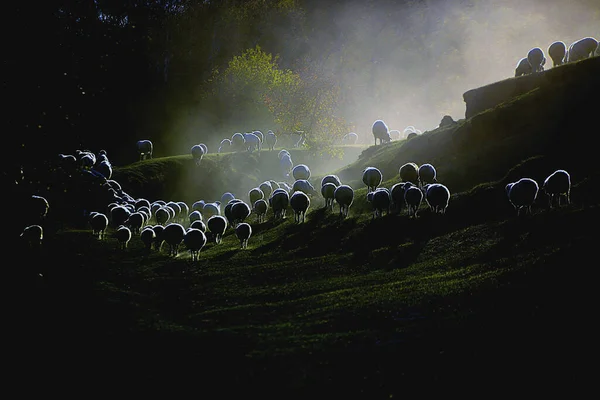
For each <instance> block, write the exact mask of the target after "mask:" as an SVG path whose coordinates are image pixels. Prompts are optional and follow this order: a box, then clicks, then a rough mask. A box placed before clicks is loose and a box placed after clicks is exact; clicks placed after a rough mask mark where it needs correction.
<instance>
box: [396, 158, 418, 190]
mask: <svg viewBox="0 0 600 400" xmlns="http://www.w3.org/2000/svg"><path fill="white" fill-rule="evenodd" d="M398 172H399V173H400V180H401V181H402V182H410V183H412V184H413V185H418V184H419V166H418V165H417V164H415V163H414V162H408V163H406V164H404V165H402V166H401V167H400V169H399V170H398Z"/></svg>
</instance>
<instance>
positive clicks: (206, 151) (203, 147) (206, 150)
mask: <svg viewBox="0 0 600 400" xmlns="http://www.w3.org/2000/svg"><path fill="white" fill-rule="evenodd" d="M198 146H200V147H202V150H204V155H207V154H208V146H207V145H205V144H204V143H200V144H199V145H198Z"/></svg>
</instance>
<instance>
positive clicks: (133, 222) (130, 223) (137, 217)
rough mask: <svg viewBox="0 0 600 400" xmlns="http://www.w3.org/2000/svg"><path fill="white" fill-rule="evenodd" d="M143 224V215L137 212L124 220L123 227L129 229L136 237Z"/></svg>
mask: <svg viewBox="0 0 600 400" xmlns="http://www.w3.org/2000/svg"><path fill="white" fill-rule="evenodd" d="M143 224H144V215H143V214H142V213H140V212H139V211H136V212H134V213H131V214H130V215H129V217H128V218H127V220H125V222H124V225H125V226H127V227H128V228H129V229H131V233H132V234H134V235H137V234H138V233H140V229H141V228H142V225H143Z"/></svg>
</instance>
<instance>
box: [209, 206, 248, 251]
mask: <svg viewBox="0 0 600 400" xmlns="http://www.w3.org/2000/svg"><path fill="white" fill-rule="evenodd" d="M236 204H242V203H236ZM232 211H233V208H232ZM206 227H207V228H208V230H209V231H210V232H211V233H212V234H213V235H214V238H215V243H216V244H219V243H221V241H222V240H223V235H224V234H225V231H226V230H227V219H226V218H225V217H223V216H222V215H213V216H212V217H210V218H209V219H208V221H206Z"/></svg>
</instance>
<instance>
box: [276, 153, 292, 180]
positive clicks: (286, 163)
mask: <svg viewBox="0 0 600 400" xmlns="http://www.w3.org/2000/svg"><path fill="white" fill-rule="evenodd" d="M279 167H280V170H281V173H282V174H283V176H284V177H286V178H289V177H290V172H291V171H292V168H294V162H293V161H292V156H291V155H290V154H289V153H287V154H283V156H281V158H280V159H279Z"/></svg>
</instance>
